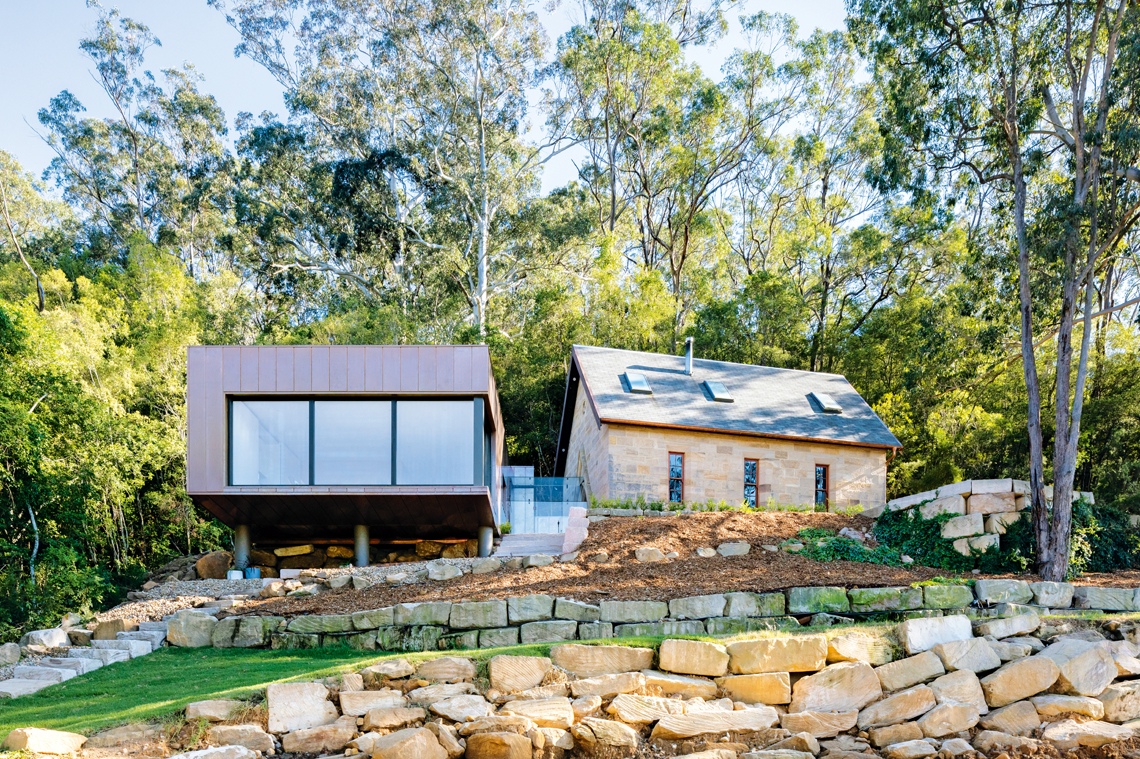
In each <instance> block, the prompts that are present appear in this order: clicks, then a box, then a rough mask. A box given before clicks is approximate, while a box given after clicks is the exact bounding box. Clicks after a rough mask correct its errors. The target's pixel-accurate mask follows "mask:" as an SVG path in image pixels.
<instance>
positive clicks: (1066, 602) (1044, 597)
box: [1029, 582, 1073, 609]
mask: <svg viewBox="0 0 1140 759" xmlns="http://www.w3.org/2000/svg"><path fill="white" fill-rule="evenodd" d="M1029 589H1030V590H1032V591H1033V601H1034V603H1036V604H1037V605H1038V606H1044V607H1046V608H1050V609H1067V608H1069V606H1071V605H1072V603H1073V585H1072V583H1067V582H1031V583H1029Z"/></svg>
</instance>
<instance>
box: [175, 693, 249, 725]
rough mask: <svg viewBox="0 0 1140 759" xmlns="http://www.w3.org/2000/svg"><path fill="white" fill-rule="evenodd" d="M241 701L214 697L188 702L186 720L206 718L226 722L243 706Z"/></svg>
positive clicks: (211, 720) (209, 720)
mask: <svg viewBox="0 0 1140 759" xmlns="http://www.w3.org/2000/svg"><path fill="white" fill-rule="evenodd" d="M241 705H242V703H241V701H232V700H229V699H220V698H219V699H212V700H209V701H195V702H193V703H190V704H186V721H187V722H189V721H191V720H196V719H204V720H206V721H207V722H225V721H226V720H228V719H229V718H230V715H231V714H233V713H234V711H236V710H237V709H239V708H240V707H241Z"/></svg>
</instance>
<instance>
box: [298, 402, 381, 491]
mask: <svg viewBox="0 0 1140 759" xmlns="http://www.w3.org/2000/svg"><path fill="white" fill-rule="evenodd" d="M313 484H314V485H390V484H392V402H391V401H314V402H313Z"/></svg>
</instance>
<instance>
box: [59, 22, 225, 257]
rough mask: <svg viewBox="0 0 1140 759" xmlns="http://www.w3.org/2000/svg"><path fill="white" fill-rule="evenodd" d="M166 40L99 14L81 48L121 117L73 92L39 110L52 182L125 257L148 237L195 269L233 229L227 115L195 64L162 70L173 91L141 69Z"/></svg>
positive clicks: (61, 95) (112, 106) (112, 108)
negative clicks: (227, 198) (100, 113)
mask: <svg viewBox="0 0 1140 759" xmlns="http://www.w3.org/2000/svg"><path fill="white" fill-rule="evenodd" d="M95 7H98V6H97V4H96V5H95ZM158 44H160V43H159V41H158V39H157V38H156V37H155V36H154V35H153V34H152V33H151V31H150V30H149V29H148V28H147V27H146V26H145V25H144V24H141V23H139V22H137V21H134V20H132V19H129V18H124V17H122V16H121V15H120V14H119V12H118V11H117V10H112V11H101V13H100V17H99V20H98V22H97V25H96V32H95V35H94V36H92V37H90V38H86V39H84V40H82V41H81V42H80V49H81V50H82V51H83V53H84V54H85V55H86V56H87V58H88V59H89V60H90V61H91V63H92V64H93V66H94V69H93V71H92V74H93V76H94V78H95V80H96V82H97V83H98V84H99V87H100V88H101V89H102V91H103V94H104V95H105V96H106V105H109V107H110V110H111V112H112V114H113V115H112V116H110V117H108V118H103V119H98V118H85V117H83V116H82V114H83V112H84V111H85V110H86V109H85V108H84V106H83V104H82V103H81V102H80V101H79V99H78V98H76V97H75V96H74V95H73V94H71V93H70V92H68V91H66V90H64V91H63V92H61V93H60V94H58V95H57V96H55V97H54V98H52V100H51V103H50V105H49V107H47V108H44V109H42V110H41V111H40V113H39V121H40V124H42V125H43V127H44V128H45V129H46V130H47V134H46V135H44V139H45V140H46V142H47V143H48V145H49V146H50V147H51V148H52V149H53V150H54V151H55V154H56V157H55V158H54V159H53V160H52V162H51V164H50V166H49V167H48V169H47V171H46V172H45V178H46V177H51V178H52V179H54V180H55V182H56V183H57V184H58V185H59V186H60V187H61V188H62V189H63V195H64V199H65V200H67V201H68V202H69V203H71V204H72V205H73V206H75V207H76V208H77V209H79V210H80V211H81V212H82V213H83V214H84V215H85V216H86V217H87V218H89V219H90V220H91V222H92V224H93V225H94V226H96V227H97V228H98V229H97V231H98V232H100V233H103V234H106V235H108V236H109V237H110V238H111V240H112V241H113V243H114V245H115V247H116V248H117V249H118V250H119V252H120V254H125V253H126V251H127V250H128V248H129V239H130V238H131V236H132V235H133V234H135V233H141V234H143V235H144V236H145V237H146V239H147V240H149V241H150V242H151V243H154V244H159V245H162V246H163V247H165V248H169V249H174V250H177V251H178V253H179V255H180V256H181V257H182V259H183V261H184V263H185V264H186V266H187V268H188V270H190V271H191V272H193V271H195V269H197V268H198V267H199V265H200V261H201V260H203V259H205V261H206V264H207V266H208V267H216V266H217V265H219V262H218V261H217V260H216V259H215V255H216V254H217V253H218V248H217V247H216V246H215V244H214V238H215V237H216V236H217V235H220V234H224V232H225V230H226V219H225V216H224V213H223V212H222V210H221V208H222V206H223V202H222V201H221V200H220V198H221V196H223V195H224V193H225V191H226V189H225V185H226V180H225V171H226V167H227V160H228V156H227V154H226V149H225V146H224V144H223V141H222V140H223V137H224V135H225V132H226V127H225V115H224V114H223V113H222V110H221V109H220V108H219V107H218V105H217V103H216V101H215V100H214V99H213V98H212V97H211V96H209V95H206V94H203V93H202V92H200V91H199V89H198V82H199V77H198V75H197V74H196V73H195V71H194V69H193V67H192V66H190V65H187V66H185V67H184V68H182V69H179V70H168V71H165V72H163V76H164V78H165V85H166V88H165V89H164V87H163V86H162V85H161V84H160V83H159V80H158V79H157V78H156V77H155V76H154V75H153V74H152V73H151V72H149V71H146V70H144V69H143V65H144V61H145V57H146V52H147V50H148V49H150V48H151V47H152V46H155V45H158Z"/></svg>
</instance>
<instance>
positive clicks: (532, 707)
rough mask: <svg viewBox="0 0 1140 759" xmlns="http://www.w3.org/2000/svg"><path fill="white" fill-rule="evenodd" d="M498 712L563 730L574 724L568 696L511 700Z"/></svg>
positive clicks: (541, 725)
mask: <svg viewBox="0 0 1140 759" xmlns="http://www.w3.org/2000/svg"><path fill="white" fill-rule="evenodd" d="M499 713H500V714H506V715H514V716H517V717H526V718H527V719H529V720H531V721H532V722H534V724H536V725H538V726H539V727H557V728H560V729H562V730H565V729H567V728H569V727H570V726H571V725H573V724H574V709H573V708H572V707H571V706H570V699H568V698H541V699H534V700H531V701H511V702H509V703H507V704H505V705H504V706H503V707H502V708H501V709H499Z"/></svg>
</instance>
